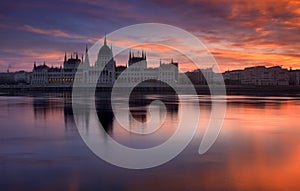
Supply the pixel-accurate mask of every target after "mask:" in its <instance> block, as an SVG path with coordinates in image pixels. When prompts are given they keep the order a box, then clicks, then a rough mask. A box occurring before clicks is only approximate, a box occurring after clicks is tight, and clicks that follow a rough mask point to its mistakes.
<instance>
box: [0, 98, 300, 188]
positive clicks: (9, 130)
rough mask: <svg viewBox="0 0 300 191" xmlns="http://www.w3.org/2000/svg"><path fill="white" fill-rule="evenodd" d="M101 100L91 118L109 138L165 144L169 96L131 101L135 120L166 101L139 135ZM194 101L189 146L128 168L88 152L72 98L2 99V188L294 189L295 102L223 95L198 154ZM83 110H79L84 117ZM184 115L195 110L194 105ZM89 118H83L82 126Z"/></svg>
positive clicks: (205, 104) (172, 116)
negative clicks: (222, 112) (156, 162)
mask: <svg viewBox="0 0 300 191" xmlns="http://www.w3.org/2000/svg"><path fill="white" fill-rule="evenodd" d="M101 96H102V97H101ZM106 98H107V95H104V94H102V95H100V96H99V97H98V96H97V99H96V109H97V117H98V118H99V119H100V121H101V122H102V124H103V126H104V129H105V131H106V132H108V133H109V135H110V136H112V137H113V138H114V139H116V140H117V141H118V142H120V143H122V144H124V145H128V146H131V147H134V148H145V147H151V146H155V145H157V144H159V143H161V142H163V141H165V140H166V139H167V138H168V137H169V136H170V135H171V134H172V133H173V132H174V130H175V129H174V127H176V124H177V122H178V116H179V114H180V112H181V111H180V105H179V103H178V100H177V98H176V96H174V95H171V96H162V95H149V94H148V95H146V94H144V95H135V96H133V97H132V100H131V103H130V106H131V112H132V115H133V117H134V118H135V119H137V120H139V121H147V120H148V119H149V113H148V112H147V107H148V105H149V103H150V102H151V101H152V100H154V99H157V98H159V99H161V100H162V101H163V102H165V103H166V108H167V110H168V113H167V116H166V119H165V123H164V124H163V126H162V128H161V129H160V130H159V131H157V132H156V134H153V135H151V136H149V137H148V136H147V137H145V136H137V135H134V134H131V133H129V132H128V131H125V130H124V129H123V128H122V127H121V126H120V125H119V124H118V123H117V122H116V120H115V118H114V116H113V113H112V110H111V107H110V104H109V102H108V99H106ZM141 98H144V99H143V100H142V99H141ZM199 98H200V105H201V117H200V125H199V133H198V134H197V136H196V137H195V139H194V140H193V142H192V143H191V144H190V145H189V147H188V148H187V149H186V150H185V151H184V152H183V153H182V154H181V155H179V156H178V157H177V158H175V159H174V160H172V161H171V162H170V163H168V164H166V165H163V166H160V167H157V168H154V169H150V170H142V171H130V170H129V171H128V170H124V169H119V168H117V167H114V166H111V165H108V164H107V163H105V162H103V161H102V160H100V159H98V158H97V157H95V156H94V155H93V154H92V153H91V152H90V151H89V150H88V149H87V147H86V145H85V144H84V143H83V141H82V139H81V138H80V136H79V134H78V132H77V128H76V127H75V123H74V119H73V112H72V103H71V99H70V95H66V94H65V95H43V96H38V97H34V96H26V97H16V96H13V97H11V96H1V97H0V122H1V127H0V169H1V174H0V187H1V190H76V189H78V190H80V189H84V190H85V189H86V190H299V189H300V183H299V178H300V141H299V140H300V139H299V137H300V126H299V119H300V112H299V111H300V100H299V98H296V97H253V96H250V97H249V96H229V97H228V98H227V100H228V106H227V113H226V117H225V122H224V125H223V128H222V131H221V134H220V136H219V137H218V139H217V142H216V143H215V144H214V146H213V147H212V149H211V150H209V152H208V153H206V154H205V155H202V156H200V155H198V153H197V150H198V146H199V143H200V139H201V135H203V134H202V132H203V130H204V129H205V127H206V125H207V123H208V119H209V116H210V109H211V107H210V101H209V98H208V97H207V96H199ZM86 99H87V98H86ZM83 103H84V102H83ZM84 105H85V104H83V106H84ZM84 108H85V109H84ZM89 109H90V108H89V106H85V107H83V111H82V112H83V114H87V113H89V112H88V111H89ZM157 112H159V110H157ZM189 112H195V111H194V110H193V107H192V106H191V107H190V108H189ZM82 116H86V115H82ZM90 119H91V116H86V117H85V118H84V120H83V121H84V123H85V126H86V127H89V126H90V125H91V120H90ZM132 125H134V124H132ZM24 175H26V176H24Z"/></svg>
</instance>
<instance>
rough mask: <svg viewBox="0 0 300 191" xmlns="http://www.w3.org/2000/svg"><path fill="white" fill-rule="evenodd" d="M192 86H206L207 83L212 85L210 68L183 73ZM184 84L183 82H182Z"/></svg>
mask: <svg viewBox="0 0 300 191" xmlns="http://www.w3.org/2000/svg"><path fill="white" fill-rule="evenodd" d="M185 74H186V75H187V77H189V79H190V81H191V82H192V83H193V84H194V85H207V82H210V83H212V82H213V80H214V73H213V70H212V68H207V69H197V70H194V71H192V72H186V73H185ZM183 83H184V82H183Z"/></svg>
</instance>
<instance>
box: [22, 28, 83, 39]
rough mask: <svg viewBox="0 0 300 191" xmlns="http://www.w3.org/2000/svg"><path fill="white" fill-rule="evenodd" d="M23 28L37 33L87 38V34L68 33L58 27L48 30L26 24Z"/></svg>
mask: <svg viewBox="0 0 300 191" xmlns="http://www.w3.org/2000/svg"><path fill="white" fill-rule="evenodd" d="M21 29H22V30H25V31H28V32H33V33H37V34H44V35H50V36H55V37H63V38H74V39H87V37H86V36H83V35H77V34H71V33H66V32H64V31H61V30H58V29H50V30H46V29H40V28H36V27H32V26H30V25H24V26H23V27H21Z"/></svg>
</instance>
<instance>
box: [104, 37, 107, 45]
mask: <svg viewBox="0 0 300 191" xmlns="http://www.w3.org/2000/svg"><path fill="white" fill-rule="evenodd" d="M104 45H107V42H106V35H105V36H104Z"/></svg>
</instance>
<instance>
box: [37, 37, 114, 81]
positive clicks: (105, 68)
mask: <svg viewBox="0 0 300 191" xmlns="http://www.w3.org/2000/svg"><path fill="white" fill-rule="evenodd" d="M81 63H82V68H80V69H78V66H79V65H80V64H81ZM115 65H116V64H115V61H114V59H113V53H112V49H111V48H109V47H108V46H107V42H106V38H105V39H104V45H103V46H102V47H101V48H100V50H99V53H98V57H97V60H96V62H95V64H94V65H93V66H91V65H90V63H89V56H88V49H87V48H86V51H85V57H84V59H83V58H82V59H79V58H78V54H77V53H76V54H75V58H73V56H72V55H71V58H68V59H67V54H66V53H65V58H64V62H63V67H48V66H47V65H46V64H45V63H44V64H43V65H39V66H36V63H34V67H33V70H32V77H31V85H32V86H54V85H55V86H71V85H72V84H73V82H74V80H78V81H79V82H80V83H83V84H86V85H88V84H94V83H98V85H102V86H112V85H113V83H114V81H115V77H116V74H115ZM101 70H102V72H101V73H100V71H101ZM75 75H77V76H76V78H75Z"/></svg>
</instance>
